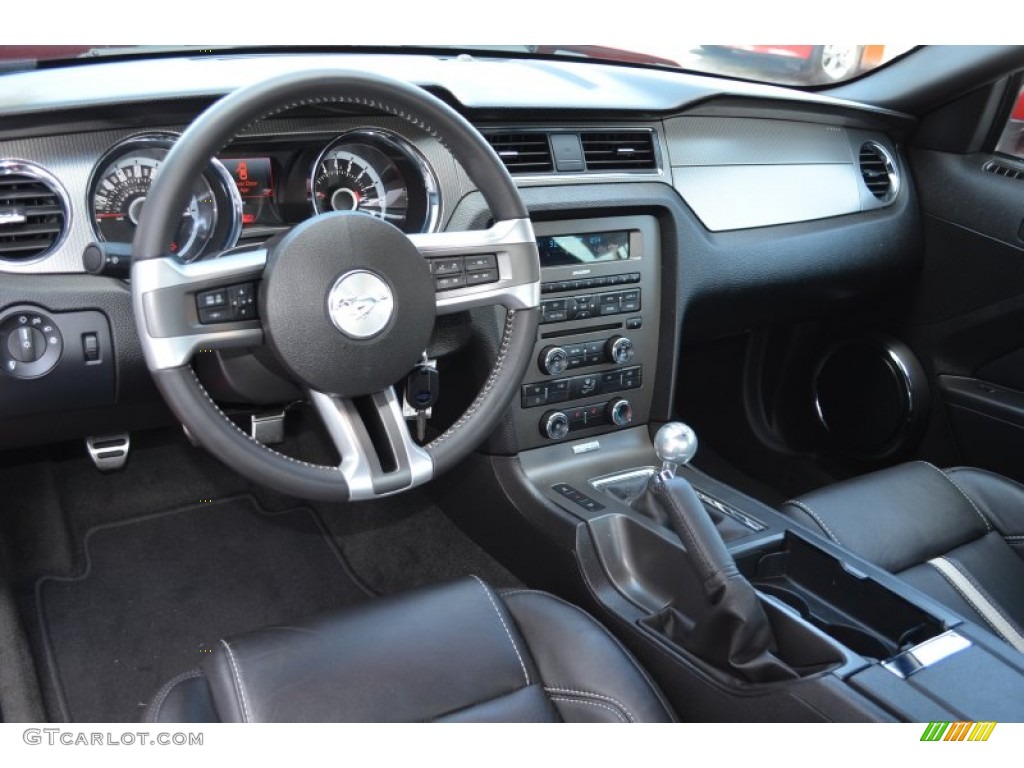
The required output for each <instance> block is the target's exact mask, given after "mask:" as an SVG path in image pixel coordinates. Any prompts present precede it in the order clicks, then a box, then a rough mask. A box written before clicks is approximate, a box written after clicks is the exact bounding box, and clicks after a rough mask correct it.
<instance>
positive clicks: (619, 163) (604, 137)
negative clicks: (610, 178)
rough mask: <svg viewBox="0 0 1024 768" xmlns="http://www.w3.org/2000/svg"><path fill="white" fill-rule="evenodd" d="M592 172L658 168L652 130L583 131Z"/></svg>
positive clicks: (589, 166)
mask: <svg viewBox="0 0 1024 768" xmlns="http://www.w3.org/2000/svg"><path fill="white" fill-rule="evenodd" d="M580 140H581V141H582V142H583V159H584V160H585V161H586V163H587V170H588V171H638V170H654V169H656V168H657V167H658V164H657V161H656V159H655V157H654V139H653V136H652V134H651V133H650V131H583V132H582V133H580Z"/></svg>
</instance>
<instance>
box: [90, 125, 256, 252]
mask: <svg viewBox="0 0 1024 768" xmlns="http://www.w3.org/2000/svg"><path fill="white" fill-rule="evenodd" d="M175 138H176V137H175V136H173V135H170V134H147V135H143V136H135V137H133V138H131V139H128V140H126V141H124V142H122V143H120V144H117V145H115V146H114V147H112V148H111V149H110V150H109V151H108V152H107V154H106V155H105V156H104V157H103V159H102V160H100V162H99V163H98V164H97V166H96V168H95V170H94V171H93V176H92V181H91V182H90V185H89V206H90V208H91V210H92V214H93V223H94V229H95V231H96V236H97V237H98V238H99V239H100V240H103V241H105V242H113V243H130V242H131V241H132V240H133V239H134V237H135V229H136V227H138V224H139V219H140V217H141V215H142V207H143V205H144V204H145V202H146V197H147V196H148V195H149V189H150V186H151V185H152V183H153V180H154V179H155V178H156V175H157V174H158V173H159V171H160V165H161V163H162V162H163V160H164V158H165V157H166V156H167V153H168V152H169V151H170V148H171V146H172V145H173V142H174V139H175ZM240 209H241V198H240V197H239V195H238V190H237V189H236V188H235V185H234V183H233V181H232V180H231V176H230V175H229V174H228V173H227V171H226V170H225V169H224V167H223V166H222V165H221V164H220V163H218V162H217V161H213V162H212V163H211V165H210V167H209V168H208V169H207V171H206V172H205V173H203V175H202V176H200V177H199V178H198V179H196V181H195V183H194V184H193V186H192V194H191V197H190V198H189V200H188V203H186V205H185V209H184V210H183V211H182V214H181V222H180V223H179V225H178V228H177V229H176V230H175V233H174V239H173V240H172V241H171V242H170V243H168V246H167V250H168V252H169V253H171V254H173V255H175V256H176V257H177V258H178V259H179V260H180V261H183V262H189V261H194V260H195V259H197V258H199V257H200V256H202V255H204V254H205V253H208V252H211V251H214V250H222V249H224V248H228V247H231V246H233V245H234V244H235V242H237V240H238V234H239V231H240V228H241V219H240Z"/></svg>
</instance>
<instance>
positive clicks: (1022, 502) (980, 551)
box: [781, 461, 1024, 652]
mask: <svg viewBox="0 0 1024 768" xmlns="http://www.w3.org/2000/svg"><path fill="white" fill-rule="evenodd" d="M781 511H782V512H783V513H784V514H786V515H788V516H789V517H790V518H792V519H793V520H795V521H797V522H799V523H801V524H803V525H805V526H807V527H809V528H812V529H814V530H815V531H817V532H818V533H821V534H824V535H825V536H827V537H828V538H829V539H831V540H832V541H834V542H836V543H837V544H839V545H841V546H843V547H845V548H847V549H849V550H852V551H853V552H855V553H857V554H859V555H861V556H862V557H864V558H865V559H867V560H870V561H871V562H874V563H876V564H877V565H879V566H881V567H882V568H885V569H886V570H888V571H891V572H892V573H895V574H898V575H899V576H900V577H902V578H903V579H904V580H906V581H907V582H909V583H910V584H912V585H914V586H915V587H917V588H919V589H920V590H922V591H923V592H926V593H928V594H929V595H931V596H932V597H934V598H936V599H937V600H939V601H940V602H942V603H945V604H946V605H948V606H949V607H951V608H953V610H955V611H957V612H958V613H960V614H961V615H963V616H964V617H965V618H968V619H970V620H972V621H975V622H977V623H980V624H982V625H985V626H988V627H989V628H990V629H992V630H993V631H994V632H995V633H996V634H997V635H999V636H1000V637H1002V638H1003V639H1004V640H1006V641H1007V642H1008V643H1009V644H1010V645H1012V646H1013V647H1014V648H1016V649H1017V650H1019V651H1022V652H1024V485H1021V484H1020V483H1016V482H1014V481H1013V480H1009V479H1007V478H1005V477H1002V476H1000V475H996V474H994V473H992V472H986V471H984V470H980V469H970V468H963V467H961V468H955V469H948V470H945V471H943V470H941V469H939V468H938V467H935V466H933V465H931V464H928V463H926V462H922V461H918V462H912V463H909V464H902V465H900V466H896V467H891V468H889V469H884V470H882V471H880V472H874V473H871V474H868V475H863V476H861V477H857V478H854V479H853V480H848V481H845V482H841V483H837V484H835V485H831V486H828V487H827V488H823V489H821V490H818V491H814V492H813V493H809V494H807V495H806V496H803V497H801V498H799V499H795V500H793V501H789V502H786V504H785V505H783V507H782V510H781Z"/></svg>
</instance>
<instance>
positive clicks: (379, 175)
mask: <svg viewBox="0 0 1024 768" xmlns="http://www.w3.org/2000/svg"><path fill="white" fill-rule="evenodd" d="M310 195H311V198H312V202H313V210H314V211H315V212H316V213H327V212H329V211H358V212H360V213H366V214H369V215H371V216H376V217H377V218H380V219H384V221H387V222H390V223H391V224H394V225H395V226H396V227H398V228H399V229H401V230H402V231H403V232H426V231H429V230H432V229H433V228H434V227H435V226H436V224H437V218H438V208H439V201H438V195H437V182H436V180H435V179H434V174H433V172H432V171H431V170H430V167H429V166H428V165H427V163H426V161H425V160H424V159H423V157H422V156H421V155H420V154H419V152H418V151H417V150H416V149H415V148H414V147H412V145H410V144H409V143H408V142H406V141H404V140H403V139H401V138H400V137H398V136H396V135H394V134H390V133H385V132H383V131H363V130H361V131H353V132H351V133H346V134H344V135H342V136H339V137H338V138H336V139H335V140H334V141H332V142H331V143H330V144H328V145H327V147H326V148H325V149H324V151H323V152H321V153H320V157H318V158H317V160H316V163H315V165H314V166H313V172H312V175H311V177H310Z"/></svg>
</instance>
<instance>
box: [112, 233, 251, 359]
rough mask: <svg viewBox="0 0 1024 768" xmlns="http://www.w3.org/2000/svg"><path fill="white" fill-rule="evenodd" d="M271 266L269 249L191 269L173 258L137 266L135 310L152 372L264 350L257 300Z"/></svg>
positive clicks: (232, 254) (240, 251) (236, 252)
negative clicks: (222, 354)
mask: <svg viewBox="0 0 1024 768" xmlns="http://www.w3.org/2000/svg"><path fill="white" fill-rule="evenodd" d="M266 263H267V252H266V250H265V249H264V248H236V249H232V250H231V251H229V252H226V253H224V254H223V255H221V256H220V257H218V258H213V259H204V260H203V261H197V262H193V263H191V264H182V263H180V262H179V261H177V260H176V259H174V258H173V257H169V256H168V257H164V258H160V259H147V260H145V261H136V262H134V263H133V265H132V283H133V288H134V290H133V302H134V309H135V314H136V317H138V318H141V319H142V322H140V323H139V324H138V325H139V327H140V330H141V331H142V332H141V334H140V335H141V342H142V347H143V351H144V352H145V355H146V360H147V362H148V363H149V365H150V369H151V370H163V369H167V368H178V367H180V366H182V365H185V364H186V363H187V362H188V361H189V360H190V359H191V358H192V356H193V355H194V354H195V353H196V352H199V351H210V350H214V349H228V348H232V347H253V346H259V345H260V344H262V343H263V328H262V326H261V325H260V321H259V319H258V317H257V312H256V303H255V296H256V285H257V281H258V280H259V279H260V277H261V276H262V274H263V269H264V267H265V266H266ZM240 306H242V307H244V309H241V310H240V309H239V307H240ZM239 315H241V317H239Z"/></svg>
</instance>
